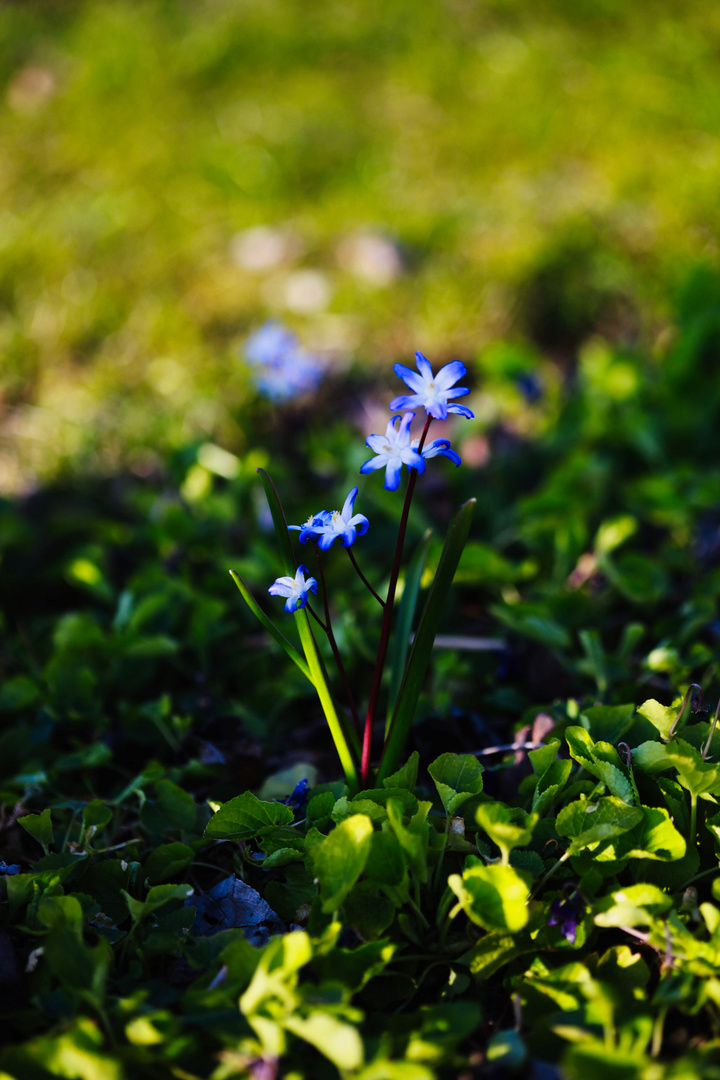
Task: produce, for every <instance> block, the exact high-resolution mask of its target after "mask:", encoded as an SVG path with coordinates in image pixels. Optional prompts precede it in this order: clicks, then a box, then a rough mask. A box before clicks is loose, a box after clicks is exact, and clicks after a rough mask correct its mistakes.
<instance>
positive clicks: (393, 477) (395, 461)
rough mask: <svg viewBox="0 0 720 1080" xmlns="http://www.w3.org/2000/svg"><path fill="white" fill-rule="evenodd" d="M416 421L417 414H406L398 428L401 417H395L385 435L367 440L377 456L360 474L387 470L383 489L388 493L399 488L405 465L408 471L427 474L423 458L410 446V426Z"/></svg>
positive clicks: (367, 462) (371, 436)
mask: <svg viewBox="0 0 720 1080" xmlns="http://www.w3.org/2000/svg"><path fill="white" fill-rule="evenodd" d="M414 419H415V413H412V412H406V413H405V414H404V416H403V418H402V420H401V421H400V427H399V428H396V427H395V421H396V420H400V417H399V416H393V418H392V420H390V422H389V423H388V426H387V428H386V429H385V434H384V435H368V437H367V439H366V442H367V445H368V446H369V447H370V449H371V450H372V451H373V452H374V453H375V454H376V455H377V456H376V457H374V458H370V460H369V461H366V462H365V463H364V464H363V465H361V466H360V472H361V473H369V472H373V471H374V470H375V469H385V483H384V484H383V487H385V488H387V490H388V491H396V490H397V488H398V487H399V485H400V470H401V468H402V467H403V465H407V467H408V469H417V471H418V472H419V473H424V472H425V462H424V460H423V458H422V456H421V455H420V454H418V452H417V450H415V449H413V447H412V446H411V445H410V425H411V424H412V422H413V420H414ZM418 445H419V440H418Z"/></svg>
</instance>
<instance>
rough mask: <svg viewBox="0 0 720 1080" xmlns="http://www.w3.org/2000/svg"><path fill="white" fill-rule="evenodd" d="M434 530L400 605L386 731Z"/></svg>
mask: <svg viewBox="0 0 720 1080" xmlns="http://www.w3.org/2000/svg"><path fill="white" fill-rule="evenodd" d="M430 536H431V531H430V529H428V531H427V532H426V533H425V535H424V536H423V538H422V540H421V541H420V543H419V544H418V547H417V549H416V551H415V554H414V555H413V557H412V559H411V560H410V564H409V566H408V568H407V571H406V573H405V582H404V586H403V594H402V599H401V600H400V606H399V608H398V615H397V622H396V624H395V636H394V638H393V645H392V650H391V653H390V690H389V692H388V712H387V721H386V723H385V735H386V736H387V733H388V731H389V730H390V723H391V720H392V713H393V709H394V708H395V702H396V701H397V696H398V694H399V693H400V686H401V684H402V677H403V674H404V672H405V664H406V663H407V655H408V652H409V650H410V634H411V633H412V626H413V620H414V618H415V610H416V608H417V601H418V596H419V595H420V582H421V580H422V575H423V570H424V569H425V561H426V559H427V553H428V544H429V543H430Z"/></svg>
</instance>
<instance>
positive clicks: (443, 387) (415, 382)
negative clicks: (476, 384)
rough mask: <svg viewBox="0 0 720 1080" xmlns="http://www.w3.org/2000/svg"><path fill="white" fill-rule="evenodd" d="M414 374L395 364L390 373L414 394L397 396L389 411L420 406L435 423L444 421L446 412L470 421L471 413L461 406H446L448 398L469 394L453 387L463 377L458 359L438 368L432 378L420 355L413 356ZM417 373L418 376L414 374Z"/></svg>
mask: <svg viewBox="0 0 720 1080" xmlns="http://www.w3.org/2000/svg"><path fill="white" fill-rule="evenodd" d="M415 361H416V363H417V366H418V370H417V371H413V370H412V369H411V368H408V367H405V365H404V364H395V365H394V366H393V371H394V372H395V374H396V375H397V377H398V378H399V379H402V381H403V382H404V383H405V385H406V386H409V387H410V389H411V390H413V391H414V393H412V394H401V395H400V397H396V398H394V400H393V401H391V402H390V408H391V409H414V408H417V407H418V406H422V408H423V409H425V412H426V413H427V414H428V416H433V417H434V418H435V419H436V420H446V419H447V416H448V413H458V414H459V415H460V416H465V417H467V419H468V420H472V418H473V416H474V413H471V412H470V410H469V409H466V408H465V406H464V405H455V404H452V405H451V404H449V399H450V398H452V397H462V396H463V395H464V394H469V393H470V390H469V388H468V387H467V386H453V383H456V382H457V381H458V379H461V378H462V377H463V375H464V374H465V370H466V368H465V365H464V364H461V363H460V361H459V360H453V362H452V363H451V364H445V366H444V367H441V368H440V370H439V371H438V373H437V375H433V371H432V368H431V367H430V362H429V360H428V359H427V358H426V357H425V356H423V354H422V353H421V352H417V353H415ZM418 372H419V374H418Z"/></svg>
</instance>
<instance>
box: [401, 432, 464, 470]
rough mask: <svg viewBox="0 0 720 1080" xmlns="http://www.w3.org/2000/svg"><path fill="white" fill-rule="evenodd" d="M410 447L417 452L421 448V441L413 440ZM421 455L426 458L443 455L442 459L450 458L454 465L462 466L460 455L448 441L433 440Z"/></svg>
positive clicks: (423, 449)
mask: <svg viewBox="0 0 720 1080" xmlns="http://www.w3.org/2000/svg"><path fill="white" fill-rule="evenodd" d="M410 446H411V447H412V448H413V450H417V449H418V447H419V446H420V440H419V439H413V441H412V442H411V443H410ZM420 453H421V454H422V456H423V457H424V458H431V457H440V456H441V455H442V457H446V458H450V460H451V461H452V463H453V465H455V466H458V465H462V460H461V458H460V455H459V454H458V453H456V452H455V450H453V449H452V447H451V446H450V442H449V440H448V439H433V441H432V442H431V443H428V444H427V446H424V447H423V448H422V450H421V451H420Z"/></svg>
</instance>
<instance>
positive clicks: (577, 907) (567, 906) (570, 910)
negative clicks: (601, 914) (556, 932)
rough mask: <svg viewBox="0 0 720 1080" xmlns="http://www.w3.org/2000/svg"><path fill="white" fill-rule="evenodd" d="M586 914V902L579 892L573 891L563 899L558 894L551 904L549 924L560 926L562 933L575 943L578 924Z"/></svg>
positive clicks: (571, 942) (572, 943)
mask: <svg viewBox="0 0 720 1080" xmlns="http://www.w3.org/2000/svg"><path fill="white" fill-rule="evenodd" d="M584 915H585V904H584V903H583V900H582V897H581V896H580V894H579V893H577V892H573V893H571V894H570V896H566V898H565V899H564V900H561V899H560V897H559V896H558V897H557V898H556V899H555V900H553V902H552V903H551V905H550V918H549V919H548V921H547V924H548V926H559V927H560V933H561V934H562V935H563V937H564V938H566V940H567V941H569V942H570V944H571V945H574V944H575V937H576V934H577V928H578V924H579V923H580V922H582V919H583V916H584Z"/></svg>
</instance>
